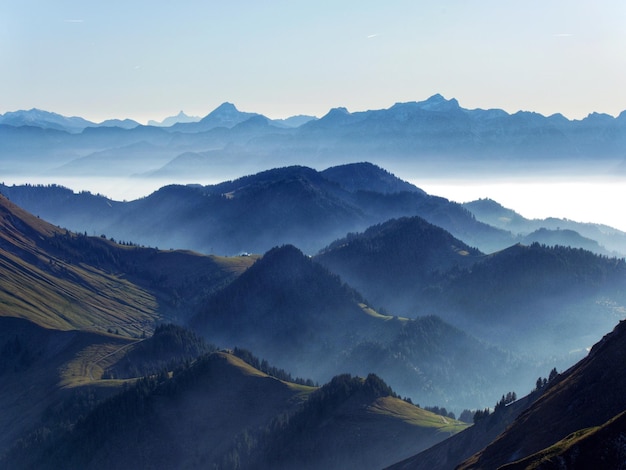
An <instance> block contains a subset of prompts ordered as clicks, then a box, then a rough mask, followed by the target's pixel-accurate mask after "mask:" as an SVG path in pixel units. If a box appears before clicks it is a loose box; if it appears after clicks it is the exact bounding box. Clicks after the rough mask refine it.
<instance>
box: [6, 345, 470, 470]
mask: <svg viewBox="0 0 626 470" xmlns="http://www.w3.org/2000/svg"><path fill="white" fill-rule="evenodd" d="M464 427H466V425H464V424H462V423H459V422H457V421H455V420H451V419H442V417H440V416H437V415H434V414H432V413H429V412H427V411H424V410H421V409H419V408H417V407H415V406H413V405H410V404H408V403H406V402H403V401H402V400H399V399H398V398H395V394H394V393H393V391H392V390H391V389H390V388H389V387H388V386H387V385H386V384H385V383H384V382H382V381H381V380H380V379H378V378H377V377H375V376H368V377H367V379H360V378H352V377H349V376H341V377H336V378H335V379H333V380H332V381H331V383H329V384H327V385H325V386H324V387H322V388H320V389H318V390H316V389H314V388H313V387H306V386H301V385H295V384H293V383H288V382H283V381H280V380H278V379H276V378H274V377H271V376H268V375H267V374H265V373H263V372H261V371H259V370H257V369H255V368H253V367H251V366H250V365H249V364H247V363H245V362H243V361H242V360H241V359H239V358H237V357H235V356H233V355H232V354H228V353H224V352H219V353H213V354H210V355H207V356H203V357H201V358H199V359H198V360H197V361H195V362H194V363H193V364H191V365H190V366H189V367H186V368H183V369H178V370H176V371H175V373H174V375H173V377H171V378H168V377H167V376H166V375H165V376H164V375H161V376H159V378H154V379H143V380H141V381H139V382H138V383H137V384H136V385H135V386H134V387H129V388H128V389H127V390H126V391H124V392H122V393H121V394H119V395H116V396H114V397H112V398H110V399H109V400H107V401H104V402H103V403H102V404H101V405H99V406H97V407H96V408H95V409H94V410H93V411H91V412H90V413H89V414H87V415H86V416H85V418H84V419H82V420H80V421H79V422H78V423H77V424H76V426H75V427H74V428H73V429H72V430H71V431H68V432H63V433H58V434H56V435H54V436H48V437H47V438H45V439H44V440H43V442H41V443H38V445H37V447H33V448H32V449H29V448H26V450H29V451H30V452H24V451H22V452H19V451H15V452H13V453H12V454H10V455H9V456H8V458H9V459H8V460H5V463H10V464H18V465H32V466H36V467H37V468H58V467H59V466H60V465H62V466H63V468H68V469H71V468H81V469H97V468H199V467H207V466H208V467H212V466H214V465H216V466H217V467H218V468H311V469H322V468H324V469H327V468H345V467H343V466H344V465H346V464H349V463H350V462H355V461H358V463H359V464H360V467H361V468H380V466H382V465H385V464H387V463H389V462H391V461H393V459H397V458H398V457H399V456H402V455H403V454H406V453H407V452H411V451H415V450H416V449H420V448H424V447H427V446H429V445H431V444H432V443H434V442H438V441H441V440H442V439H444V438H445V437H446V436H448V435H450V434H453V433H455V432H458V431H459V430H461V429H463V428H464ZM340 450H341V451H342V452H341V451H340ZM355 459H356V460H355Z"/></svg>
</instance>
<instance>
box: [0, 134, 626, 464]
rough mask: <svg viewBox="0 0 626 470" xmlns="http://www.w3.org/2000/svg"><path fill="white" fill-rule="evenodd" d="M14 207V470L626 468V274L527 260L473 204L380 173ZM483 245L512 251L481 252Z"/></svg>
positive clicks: (2, 244) (336, 171)
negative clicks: (619, 463) (602, 459)
mask: <svg viewBox="0 0 626 470" xmlns="http://www.w3.org/2000/svg"><path fill="white" fill-rule="evenodd" d="M53 132H55V131H53ZM115 132H117V131H115ZM2 193H3V194H7V195H8V197H9V198H10V200H9V199H7V198H6V197H5V196H0V224H1V228H2V230H1V231H0V323H2V325H1V327H0V375H1V376H2V385H1V386H0V409H3V410H5V412H4V413H2V414H1V421H0V429H3V430H4V431H5V432H4V433H2V438H1V439H0V462H2V465H4V466H8V467H17V468H24V467H26V468H28V467H32V468H58V466H59V465H60V463H61V462H62V463H63V465H64V466H65V467H66V468H110V467H113V466H117V467H129V466H132V467H138V468H142V467H144V468H154V467H156V468H172V467H177V466H178V467H181V468H182V467H185V466H187V467H198V466H217V467H221V468H234V467H236V466H239V467H241V468H345V467H346V466H350V465H357V466H361V467H364V468H381V467H383V466H387V465H392V464H394V463H395V462H399V461H401V460H403V459H407V458H409V460H406V461H404V462H403V463H402V464H399V465H409V467H407V468H411V467H410V466H411V465H417V463H415V462H418V461H419V459H421V458H422V457H420V455H417V456H416V457H414V458H411V457H410V456H411V455H413V454H418V453H419V452H421V451H425V452H427V453H428V454H423V455H429V456H430V457H428V458H429V459H430V458H432V455H434V454H432V453H431V452H436V453H438V455H440V456H441V455H442V453H445V454H446V455H448V456H449V459H451V460H447V465H452V466H454V465H457V464H461V463H462V462H463V461H466V462H465V463H464V464H463V465H466V466H467V467H468V468H498V467H499V466H501V465H505V464H509V463H512V461H513V460H516V459H530V460H526V461H522V462H520V463H518V464H516V465H528V466H529V465H531V464H532V465H534V463H533V462H535V461H537V460H540V459H543V458H544V457H545V456H550V458H552V457H551V456H554V455H555V456H557V457H555V458H560V457H561V456H562V457H563V458H568V459H581V458H583V459H584V458H590V457H588V456H589V455H593V452H595V451H596V450H597V449H598V448H599V447H598V446H604V447H602V448H603V449H605V450H606V453H607V455H609V456H610V455H618V456H619V455H621V454H619V451H620V447H619V446H616V445H612V444H611V443H612V442H620V441H619V439H620V436H621V434H620V432H622V431H621V429H622V428H620V426H621V423H622V418H621V415H620V413H621V412H623V411H624V404H623V399H622V396H623V390H622V388H623V384H622V383H621V382H620V381H621V380H622V374H621V373H620V369H619V367H618V366H616V365H619V364H620V361H621V360H622V359H623V358H622V357H621V354H622V351H623V350H624V348H623V347H622V346H623V344H622V342H623V341H622V340H623V338H622V336H623V328H622V325H623V324H622V323H619V324H618V326H617V327H616V328H615V331H614V332H613V333H611V334H610V335H608V336H606V337H605V338H604V339H602V340H600V338H601V337H602V335H603V334H605V333H606V332H607V331H609V330H610V329H611V328H612V327H613V326H614V325H615V324H617V323H618V322H619V319H621V317H622V316H623V309H624V305H625V302H626V299H624V298H623V295H624V292H625V290H624V285H625V282H626V267H625V265H624V260H623V259H619V258H613V257H609V256H607V255H598V254H594V253H591V252H590V251H587V250H585V249H582V248H572V247H565V246H548V245H542V244H540V243H536V242H534V243H531V244H529V245H521V244H519V243H517V242H518V239H517V236H518V235H517V234H516V235H514V234H513V233H512V232H510V231H507V230H503V229H501V228H495V227H492V226H490V225H488V224H486V223H484V222H479V221H478V220H476V219H477V216H475V215H474V214H472V213H471V212H470V210H471V209H472V208H471V206H470V207H463V206H461V205H459V204H454V203H450V202H449V201H447V200H445V199H443V198H437V197H435V196H430V195H428V194H426V193H425V192H424V191H422V190H420V189H418V188H416V187H414V186H412V185H410V184H408V183H406V182H404V181H402V180H399V179H398V178H396V177H394V176H393V175H392V174H390V173H389V172H387V171H385V170H382V169H381V168H379V167H376V166H375V165H372V164H366V163H361V164H351V165H342V166H338V167H331V168H328V169H327V170H324V171H316V170H313V169H311V168H307V167H302V166H292V167H283V168H277V169H273V170H267V171H264V172H261V173H258V174H252V175H250V176H247V177H242V178H238V179H236V180H232V181H225V182H223V183H219V184H215V185H210V186H204V187H203V186H197V185H193V186H168V187H164V188H162V189H161V190H160V191H157V192H156V193H154V194H153V195H151V196H150V197H148V198H144V199H142V200H137V201H131V202H130V203H123V202H116V201H112V200H109V199H106V198H104V197H102V196H97V195H92V194H90V193H81V194H75V193H73V192H72V191H70V190H67V189H65V188H62V187H58V186H20V187H17V186H16V187H9V186H3V187H2ZM16 203H18V204H16ZM22 203H25V204H22ZM27 204H29V205H30V206H31V207H38V208H39V211H37V212H36V213H37V215H33V214H32V213H29V212H27V210H30V209H28V208H27V207H26V205H27ZM238 204H239V205H238ZM20 206H23V207H20ZM150 207H153V208H154V209H150ZM44 210H46V211H47V212H45V213H44V212H43V211H44ZM46 214H58V216H64V217H68V218H69V217H74V218H75V219H74V222H72V223H78V222H80V223H83V224H84V223H86V222H88V221H96V220H97V219H99V218H101V219H108V222H107V223H109V224H110V227H114V226H119V227H122V226H123V225H124V223H128V224H135V225H134V226H135V227H136V230H137V232H136V234H137V235H140V234H142V233H157V232H163V233H167V230H168V229H171V230H172V233H174V232H177V233H179V234H182V235H183V236H184V237H188V239H189V240H192V239H193V237H192V235H194V234H195V233H196V232H200V231H201V229H202V228H204V227H207V226H208V227H211V228H213V229H215V227H219V228H220V230H224V227H226V228H228V230H226V231H225V233H224V235H222V237H221V238H220V237H218V236H217V235H216V234H217V233H219V232H215V231H214V232H201V235H202V236H204V237H205V238H207V239H210V240H209V243H215V244H216V246H218V245H217V242H218V241H219V240H228V239H235V240H236V239H237V236H238V235H237V234H238V233H239V234H241V235H239V236H240V237H241V239H243V240H248V243H249V245H248V246H254V245H253V244H252V242H251V241H250V240H254V236H257V237H258V238H257V240H264V239H266V240H267V242H266V243H269V241H271V240H275V241H276V244H275V245H274V246H273V247H269V248H268V249H263V246H264V245H262V244H261V243H260V242H259V241H257V242H255V243H259V245H258V246H254V247H255V248H258V250H257V249H254V250H252V249H249V250H247V249H246V251H250V252H252V253H253V254H252V255H250V254H249V253H248V252H246V253H243V252H241V251H239V250H242V249H245V248H242V246H236V247H235V245H233V246H232V247H231V248H232V249H234V248H236V249H237V251H235V252H234V253H235V254H237V256H230V257H229V256H223V253H222V255H220V256H217V255H210V254H203V253H199V252H194V251H188V249H189V248H190V246H185V245H186V244H187V241H185V239H184V238H181V239H180V240H182V241H181V242H180V245H176V246H179V247H181V248H186V250H182V249H179V250H170V249H165V250H163V249H158V248H156V247H145V246H142V244H143V243H145V242H143V241H141V240H137V239H136V238H135V237H129V238H125V237H123V236H120V234H121V233H122V232H109V231H104V230H103V231H102V232H101V231H100V230H98V231H97V232H95V231H94V230H95V229H89V230H87V228H86V225H83V228H74V227H72V226H68V227H67V228H60V227H59V226H58V225H59V224H57V225H52V224H50V223H48V222H47V221H46V219H47V215H46ZM509 215H512V214H510V213H509ZM68 220H70V219H68ZM187 221H191V224H190V225H185V224H186V223H187ZM54 223H55V224H56V223H57V222H54ZM229 224H230V225H229ZM568 230H569V229H568ZM238 231H239V232H238ZM563 231H565V230H563ZM338 233H339V235H337V234H338ZM258 234H260V236H259V235H258ZM285 234H286V235H285ZM281 237H283V238H281ZM113 238H115V239H113ZM315 238H318V240H317V241H314V239H315ZM570 239H571V237H570ZM468 240H473V241H472V242H468ZM481 240H482V242H481V243H482V244H483V245H487V244H488V243H492V244H493V243H496V242H497V243H501V244H503V245H502V248H499V249H497V250H495V251H490V250H484V251H483V249H480V247H479V248H473V246H475V243H474V241H481ZM140 243H141V244H140ZM221 243H223V244H224V246H226V245H225V243H226V242H225V241H222V242H221ZM300 243H302V244H303V245H306V243H309V244H310V245H309V249H308V250H306V251H303V250H302V249H301V248H300V246H301V245H300ZM507 243H508V244H507ZM159 246H162V247H165V248H169V247H167V245H163V244H162V243H159ZM205 246H206V245H205ZM320 248H321V251H319V252H318V251H317V250H319V249H320ZM203 251H205V253H209V252H210V251H211V250H203ZM216 251H217V250H216ZM261 253H263V254H261ZM170 323H175V324H176V325H174V324H170ZM595 342H597V345H596V346H594V347H593V348H592V349H591V353H590V354H589V355H587V356H586V357H584V356H585V349H584V348H585V347H586V346H591V345H592V344H593V343H595ZM548 343H551V344H550V345H551V346H553V348H550V349H548V348H547V344H548ZM574 346H575V347H577V348H578V349H579V351H577V352H576V353H575V354H572V355H570V354H569V353H570V350H571V349H572V347H574ZM220 348H221V349H220ZM246 350H250V351H252V352H247V351H246ZM253 353H254V354H259V355H260V356H261V357H262V358H263V359H258V358H256V357H255V356H254V355H253ZM580 357H584V358H583V359H582V360H581V361H580V362H578V363H577V364H576V365H574V366H572V367H571V368H569V369H568V367H570V366H571V365H572V364H573V363H574V362H575V361H576V360H577V359H578V358H580ZM270 364H271V365H270ZM557 368H558V369H559V370H563V371H564V372H562V373H560V374H559V373H557V372H556V369H557ZM550 369H553V370H554V373H552V372H551V373H550V379H549V380H548V379H544V380H542V379H541V374H547V372H548V371H549V370H550ZM291 373H293V374H297V375H298V376H299V377H301V378H299V379H298V378H296V379H294V378H293V376H292V375H291ZM538 375H539V376H540V378H539V379H537V382H536V386H535V388H534V389H533V390H531V389H532V387H533V385H535V379H536V377H537V376H538ZM316 382H317V383H322V384H324V385H322V386H319V385H317V384H316ZM511 390H517V391H518V392H521V393H523V394H524V395H525V394H526V392H527V391H529V392H530V393H529V395H528V396H527V397H522V398H521V399H517V397H516V396H515V395H514V394H512V393H511ZM505 393H506V394H507V395H506V397H507V398H506V400H505V395H504V394H505ZM501 394H502V400H501V401H498V402H497V403H496V401H497V400H498V397H499V396H500V395H501ZM402 395H404V396H405V398H404V399H402V398H401V396H402ZM412 402H416V403H421V404H422V405H424V407H421V406H419V404H418V405H416V404H413V403H412ZM494 404H496V406H495V409H494V410H493V412H491V410H487V412H486V413H485V412H483V411H482V410H483V409H484V408H489V407H491V406H493V405H494ZM432 405H438V406H436V407H434V406H432ZM442 407H443V408H447V409H448V410H454V412H455V413H456V414H459V416H460V415H461V414H463V415H464V416H466V417H467V415H469V416H471V415H473V416H474V418H473V420H474V421H475V423H474V425H473V426H471V427H469V428H468V429H466V430H464V431H463V429H465V428H467V424H469V423H467V424H463V423H461V422H459V421H456V420H455V419H454V413H452V414H451V413H450V412H448V411H446V410H444V409H442ZM572 407H574V408H572ZM464 408H467V409H464ZM429 409H430V410H433V411H432V412H431V411H429ZM461 410H463V412H462V413H461ZM478 411H480V413H479V412H478ZM435 412H436V413H435ZM485 415H487V416H485ZM466 419H468V418H466ZM469 420H470V421H471V420H472V418H471V417H470V418H469ZM546 422H549V423H550V425H549V426H548V425H546V424H545V423H546ZM507 426H508V427H507ZM589 426H593V427H595V428H594V429H587V428H588V427H589ZM460 431H461V432H460ZM500 433H502V434H501V435H500V437H499V438H497V439H495V437H496V434H500ZM571 433H576V434H575V435H573V437H570V438H568V435H571ZM451 434H454V436H452V437H451V439H449V440H448V439H446V438H448V437H449V436H450V435H451ZM176 436H178V437H179V438H178V439H177V438H176ZM455 436H458V437H455ZM601 436H610V437H609V438H607V439H606V440H605V439H603V438H602V437H601ZM444 439H446V440H445V441H444ZM494 439H495V440H494ZM563 439H565V440H564V441H562V440H563ZM459 442H461V443H468V442H470V443H471V445H469V444H467V445H466V444H459ZM455 443H456V444H455ZM435 444H437V445H436V446H435V447H432V450H427V448H429V447H431V446H433V445H435ZM460 448H463V449H464V451H463V452H459V449H460ZM512 449H513V450H514V451H517V452H514V451H512ZM469 452H471V453H472V454H475V455H474V456H472V455H471V454H469ZM611 452H613V454H611ZM616 453H617V454H616ZM581 455H583V457H580V456H581ZM585 455H586V456H587V457H584V456H585ZM610 458H613V457H610ZM416 459H417V460H416ZM467 459H469V460H467ZM444 460H445V459H444ZM429 461H430V460H429ZM441 461H443V460H441V459H440V462H441ZM579 461H580V462H583V463H582V464H581V465H583V464H584V463H585V462H588V460H579ZM524 462H528V463H524ZM416 468H419V467H416ZM433 468H436V467H433ZM441 468H450V467H449V466H448V467H441ZM522 468H523V467H522Z"/></svg>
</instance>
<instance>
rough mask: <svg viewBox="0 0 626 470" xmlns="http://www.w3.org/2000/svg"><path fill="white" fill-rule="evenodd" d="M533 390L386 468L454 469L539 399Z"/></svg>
mask: <svg viewBox="0 0 626 470" xmlns="http://www.w3.org/2000/svg"><path fill="white" fill-rule="evenodd" d="M540 395H541V392H539V391H535V392H533V393H531V394H529V395H527V396H525V397H523V398H520V399H519V400H517V401H515V402H513V403H510V404H509V405H507V406H505V407H502V408H500V409H498V410H497V411H496V412H494V413H491V414H490V415H488V416H486V417H485V418H483V419H481V420H479V421H477V422H476V423H474V424H473V425H472V426H471V427H469V428H467V429H465V430H463V431H462V432H460V433H458V434H455V435H454V436H451V437H449V438H448V439H446V440H445V441H442V442H440V443H439V444H435V445H434V446H432V447H429V448H428V449H426V450H424V451H423V452H420V453H418V454H416V455H413V456H412V457H409V458H408V459H405V460H403V461H401V462H397V463H396V464H394V465H391V466H390V467H388V468H387V470H454V469H455V468H456V467H457V465H458V464H459V463H460V462H462V461H464V460H466V459H468V458H469V457H471V456H472V455H474V454H475V453H477V452H479V451H480V450H482V449H484V448H485V447H486V446H487V445H489V444H490V443H491V442H492V441H494V440H495V439H496V438H497V437H498V436H499V435H500V434H501V433H502V432H503V431H504V430H505V429H506V428H507V427H508V426H509V425H510V424H511V423H512V422H513V421H514V420H515V418H517V417H518V416H519V415H520V414H521V413H522V412H523V411H524V410H526V409H528V407H529V406H530V405H531V404H532V403H533V402H534V401H535V400H537V399H538V398H539V396H540Z"/></svg>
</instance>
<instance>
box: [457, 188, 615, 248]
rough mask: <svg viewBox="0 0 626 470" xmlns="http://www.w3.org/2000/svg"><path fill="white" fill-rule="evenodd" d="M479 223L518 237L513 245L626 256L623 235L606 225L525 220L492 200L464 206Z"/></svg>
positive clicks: (552, 219)
mask: <svg viewBox="0 0 626 470" xmlns="http://www.w3.org/2000/svg"><path fill="white" fill-rule="evenodd" d="M463 207H465V208H467V209H468V210H469V211H470V212H471V213H472V214H474V215H475V216H476V218H477V219H478V220H480V221H481V222H484V223H486V224H489V225H491V226H493V227H498V228H501V229H503V230H508V231H510V232H512V233H514V234H517V235H518V238H516V241H521V242H524V243H527V244H529V243H532V242H535V241H537V242H539V243H544V244H549V245H563V246H571V247H574V248H583V249H585V250H589V251H592V252H594V253H596V254H599V255H605V256H611V255H612V256H622V257H623V256H626V233H624V232H621V231H619V230H616V229H614V228H611V227H607V226H606V225H600V224H592V223H580V222H574V221H573V220H568V219H557V218H552V217H551V218H547V219H533V220H530V219H526V218H524V217H522V216H521V215H519V214H518V213H517V212H515V211H514V210H512V209H507V208H505V207H503V206H502V205H501V204H498V203H497V202H496V201H493V200H491V199H479V200H477V201H472V202H466V203H464V204H463Z"/></svg>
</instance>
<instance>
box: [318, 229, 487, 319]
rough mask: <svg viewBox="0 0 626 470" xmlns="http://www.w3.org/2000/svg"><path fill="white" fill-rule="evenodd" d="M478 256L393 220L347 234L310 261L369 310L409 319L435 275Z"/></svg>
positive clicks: (439, 233) (440, 235) (437, 232)
mask: <svg viewBox="0 0 626 470" xmlns="http://www.w3.org/2000/svg"><path fill="white" fill-rule="evenodd" d="M481 257H482V253H481V252H480V251H478V250H476V249H474V248H471V247H469V246H467V245H466V244H465V243H463V242H462V241H460V240H458V239H456V238H454V237H453V236H452V235H451V234H450V233H449V232H446V231H445V230H443V229H442V228H440V227H437V226H434V225H432V224H430V223H428V222H426V221H425V220H424V219H422V218H420V217H412V218H402V219H394V220H390V221H388V222H385V223H383V224H379V225H375V226H372V227H370V228H368V229H367V230H366V231H365V232H363V233H360V234H350V235H349V236H348V237H346V238H342V239H339V240H337V241H335V242H333V243H332V244H331V245H329V246H328V247H327V248H326V249H324V250H323V251H322V252H321V253H320V254H319V255H317V256H316V260H317V261H319V262H320V263H322V264H323V265H325V266H327V267H328V268H329V269H330V270H331V271H333V272H335V273H337V274H339V275H340V276H341V277H342V279H344V280H345V281H346V282H348V283H349V284H350V285H352V286H354V287H355V288H356V289H358V290H359V291H360V292H362V293H364V294H365V296H366V297H367V298H368V299H369V301H370V302H373V303H374V305H377V306H384V307H385V308H386V309H390V310H391V311H393V312H398V313H399V314H401V315H410V316H414V315H415V314H416V311H415V308H416V306H418V305H420V302H419V298H420V297H421V296H423V295H424V294H423V291H424V290H425V289H428V288H430V287H431V286H432V285H433V284H434V283H435V282H437V281H436V280H435V279H434V278H435V277H438V275H439V273H442V272H447V271H449V270H451V269H453V268H456V269H458V268H461V267H468V266H471V265H472V264H474V263H475V262H476V260H477V259H480V258H481Z"/></svg>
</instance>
